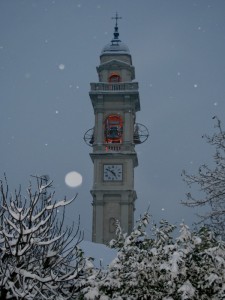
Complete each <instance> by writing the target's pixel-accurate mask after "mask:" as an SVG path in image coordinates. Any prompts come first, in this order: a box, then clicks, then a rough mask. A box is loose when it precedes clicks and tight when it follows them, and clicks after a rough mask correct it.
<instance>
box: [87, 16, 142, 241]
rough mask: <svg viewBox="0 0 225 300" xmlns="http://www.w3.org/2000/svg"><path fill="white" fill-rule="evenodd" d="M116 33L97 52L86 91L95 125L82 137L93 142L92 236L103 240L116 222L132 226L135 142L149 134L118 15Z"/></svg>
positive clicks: (126, 228) (126, 227) (111, 233)
mask: <svg viewBox="0 0 225 300" xmlns="http://www.w3.org/2000/svg"><path fill="white" fill-rule="evenodd" d="M113 19H115V20H116V24H115V27H114V37H113V39H112V40H111V42H110V43H109V44H107V45H106V46H105V47H104V48H103V49H102V52H101V55H100V65H99V66H98V67H97V73H98V78H99V81H98V82H94V83H91V90H90V92H89V95H90V98H91V103H92V106H93V110H94V114H95V124H94V127H93V128H92V129H89V130H88V131H87V132H86V133H85V135H84V139H85V141H86V143H87V144H88V145H89V146H91V147H92V149H93V151H92V153H90V156H91V159H92V162H93V164H94V180H93V187H92V190H91V195H92V197H93V202H92V205H93V223H92V240H93V242H96V243H103V244H107V243H108V242H109V241H110V240H111V239H113V238H114V237H115V229H116V221H117V220H118V221H119V222H120V224H121V227H122V229H123V231H124V232H127V233H130V232H131V231H132V229H133V223H134V210H135V200H136V198H137V195H136V191H135V190H134V168H135V167H137V166H138V158H137V153H136V151H135V145H137V144H140V143H142V142H144V141H145V140H146V139H147V138H148V130H147V128H146V127H145V126H144V125H142V124H138V123H136V112H138V111H139V110H140V100H139V92H138V82H135V81H133V80H134V79H135V69H134V66H133V65H132V58H131V54H130V51H129V49H128V47H127V46H126V45H125V44H124V43H122V42H121V40H120V39H119V32H118V24H117V21H118V19H119V17H118V15H117V14H116V17H115V18H113Z"/></svg>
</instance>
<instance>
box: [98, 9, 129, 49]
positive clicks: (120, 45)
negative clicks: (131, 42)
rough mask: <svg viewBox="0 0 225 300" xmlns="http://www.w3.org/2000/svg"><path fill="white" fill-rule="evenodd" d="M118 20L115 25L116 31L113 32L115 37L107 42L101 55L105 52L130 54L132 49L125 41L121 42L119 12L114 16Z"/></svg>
mask: <svg viewBox="0 0 225 300" xmlns="http://www.w3.org/2000/svg"><path fill="white" fill-rule="evenodd" d="M112 19H115V20H116V24H115V27H114V33H113V39H112V40H111V43H109V44H107V45H106V46H105V47H104V48H103V49H102V52H101V55H103V54H130V50H129V48H128V47H127V45H125V44H124V43H122V42H121V40H120V39H119V29H118V25H117V20H118V19H121V17H118V14H117V13H116V17H114V18H112Z"/></svg>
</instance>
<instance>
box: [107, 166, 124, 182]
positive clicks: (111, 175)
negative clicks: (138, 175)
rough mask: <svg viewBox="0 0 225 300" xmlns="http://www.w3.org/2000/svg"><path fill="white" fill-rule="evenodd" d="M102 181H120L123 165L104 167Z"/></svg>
mask: <svg viewBox="0 0 225 300" xmlns="http://www.w3.org/2000/svg"><path fill="white" fill-rule="evenodd" d="M103 179H104V181H122V180H123V165H104V169H103Z"/></svg>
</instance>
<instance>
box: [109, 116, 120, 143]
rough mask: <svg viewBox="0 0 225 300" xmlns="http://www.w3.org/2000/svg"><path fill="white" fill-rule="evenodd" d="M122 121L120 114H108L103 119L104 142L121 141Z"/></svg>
mask: <svg viewBox="0 0 225 300" xmlns="http://www.w3.org/2000/svg"><path fill="white" fill-rule="evenodd" d="M122 135H123V122H122V118H121V116H118V115H110V116H108V117H107V119H106V120H105V143H118V144H121V143H122Z"/></svg>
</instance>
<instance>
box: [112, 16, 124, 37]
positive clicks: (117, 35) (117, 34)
mask: <svg viewBox="0 0 225 300" xmlns="http://www.w3.org/2000/svg"><path fill="white" fill-rule="evenodd" d="M112 19H113V20H116V24H115V27H114V33H113V35H114V39H113V40H112V43H113V42H120V40H119V31H118V24H117V20H119V19H122V17H119V16H118V13H117V12H116V16H115V17H112ZM115 40H116V41H115Z"/></svg>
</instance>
